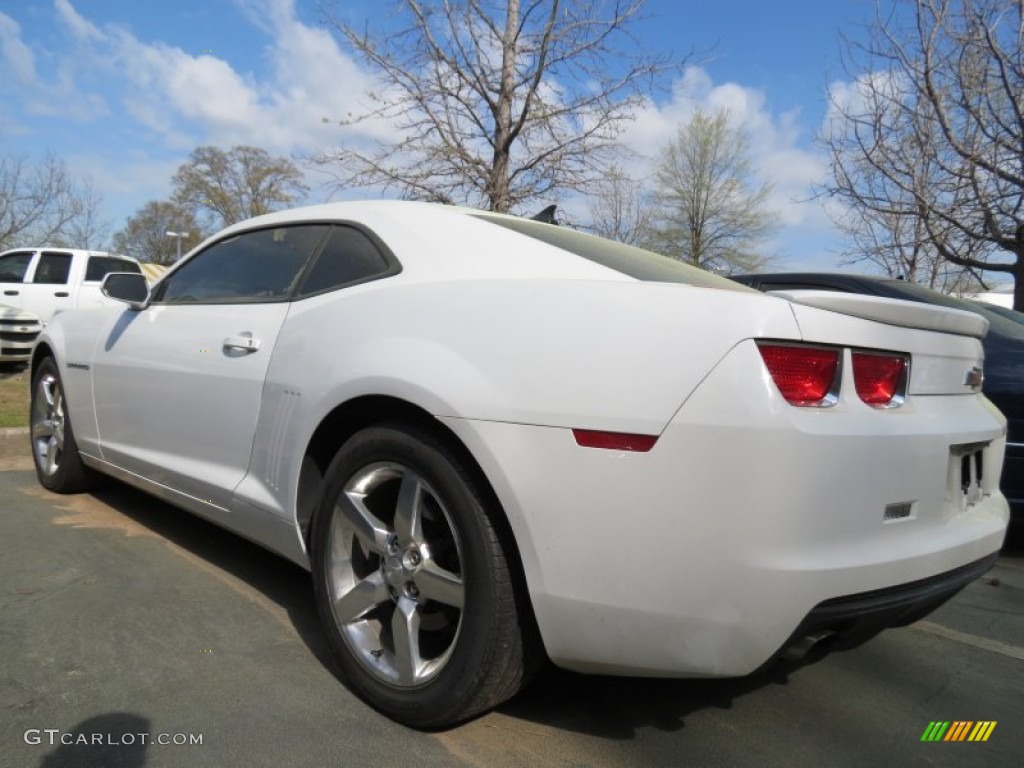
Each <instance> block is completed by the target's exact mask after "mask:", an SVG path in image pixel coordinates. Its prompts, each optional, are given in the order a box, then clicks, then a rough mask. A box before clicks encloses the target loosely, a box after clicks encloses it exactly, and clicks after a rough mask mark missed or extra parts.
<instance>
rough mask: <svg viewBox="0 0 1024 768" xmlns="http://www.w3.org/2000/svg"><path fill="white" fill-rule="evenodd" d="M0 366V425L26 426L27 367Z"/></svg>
mask: <svg viewBox="0 0 1024 768" xmlns="http://www.w3.org/2000/svg"><path fill="white" fill-rule="evenodd" d="M15 371H17V369H16V368H12V367H8V366H0V427H27V426H28V369H27V368H26V369H24V370H21V371H17V372H15Z"/></svg>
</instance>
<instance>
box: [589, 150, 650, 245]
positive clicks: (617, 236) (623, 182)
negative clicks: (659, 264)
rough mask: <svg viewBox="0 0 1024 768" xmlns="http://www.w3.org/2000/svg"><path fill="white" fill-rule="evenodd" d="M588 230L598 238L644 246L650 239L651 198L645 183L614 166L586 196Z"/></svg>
mask: <svg viewBox="0 0 1024 768" xmlns="http://www.w3.org/2000/svg"><path fill="white" fill-rule="evenodd" d="M587 209H588V211H589V213H590V221H591V225H590V230H591V231H592V232H593V233H594V234H595V235H599V236H600V237H607V238H608V239H609V240H618V241H619V242H620V243H626V244H627V245H636V246H639V247H641V248H642V247H646V246H647V245H649V244H650V240H651V226H652V216H653V214H654V209H653V204H652V202H651V196H650V194H649V192H648V190H647V189H646V187H645V185H644V183H643V182H642V181H639V180H638V179H634V178H632V177H631V176H630V175H629V174H627V173H626V172H625V171H624V170H622V168H620V167H618V166H616V165H613V166H611V167H610V168H609V169H608V171H607V172H606V173H605V176H604V178H603V179H602V180H601V181H599V182H597V183H596V184H595V185H594V188H593V190H592V191H591V193H590V194H589V195H588V196H587Z"/></svg>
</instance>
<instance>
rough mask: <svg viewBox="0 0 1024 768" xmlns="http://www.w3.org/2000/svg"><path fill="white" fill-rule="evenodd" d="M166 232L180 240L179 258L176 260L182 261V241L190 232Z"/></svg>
mask: <svg viewBox="0 0 1024 768" xmlns="http://www.w3.org/2000/svg"><path fill="white" fill-rule="evenodd" d="M164 234H165V235H167V236H168V237H173V238H174V239H175V240H177V241H178V258H176V259H175V261H181V241H182V240H184V239H185V238H186V237H188V235H189V233H188V232H171V231H167V232H164Z"/></svg>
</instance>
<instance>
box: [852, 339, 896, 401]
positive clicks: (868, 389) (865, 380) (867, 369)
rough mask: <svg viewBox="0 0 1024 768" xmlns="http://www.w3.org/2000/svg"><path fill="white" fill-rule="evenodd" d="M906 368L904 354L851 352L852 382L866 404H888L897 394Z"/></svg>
mask: <svg viewBox="0 0 1024 768" xmlns="http://www.w3.org/2000/svg"><path fill="white" fill-rule="evenodd" d="M906 370H907V358H906V356H905V355H890V354H881V353H877V352H854V353H853V382H854V384H855V385H856V386H857V394H858V395H859V396H860V399H861V400H863V401H864V402H865V403H867V404H868V405H874V406H883V405H889V404H890V403H891V402H892V400H893V398H894V397H896V395H897V394H899V390H900V384H901V383H902V381H903V376H904V373H905V371H906Z"/></svg>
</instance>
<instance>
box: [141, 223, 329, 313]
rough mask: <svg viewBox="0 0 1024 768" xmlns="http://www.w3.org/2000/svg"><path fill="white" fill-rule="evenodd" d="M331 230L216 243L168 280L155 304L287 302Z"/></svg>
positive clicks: (276, 232)
mask: <svg viewBox="0 0 1024 768" xmlns="http://www.w3.org/2000/svg"><path fill="white" fill-rule="evenodd" d="M327 230H328V225H326V224H304V225H297V226H290V227H274V228H271V229H259V230H256V231H254V232H243V233H241V234H238V235H235V236H234V237H229V238H228V239H226V240H221V241H219V242H216V243H214V244H213V245H211V246H210V247H209V248H207V249H206V250H204V251H202V252H200V253H197V254H196V255H195V256H193V257H192V258H191V259H189V260H188V261H187V262H186V263H185V264H183V265H182V266H181V268H180V269H178V270H177V271H176V272H174V273H173V274H171V275H170V276H169V277H166V278H164V280H163V281H162V282H161V283H160V287H159V289H158V294H157V296H156V297H154V300H155V301H157V302H164V303H167V304H182V303H188V302H203V303H207V304H210V303H237V302H243V301H273V300H275V299H283V298H287V297H288V296H289V295H290V294H291V292H292V290H293V289H294V288H295V285H296V283H297V282H298V279H299V276H300V275H301V274H302V270H303V268H304V267H305V266H306V262H307V261H308V260H309V257H310V255H312V254H313V252H314V251H315V250H316V247H317V245H319V243H320V241H321V240H322V239H323V237H324V235H326V234H327Z"/></svg>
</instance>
